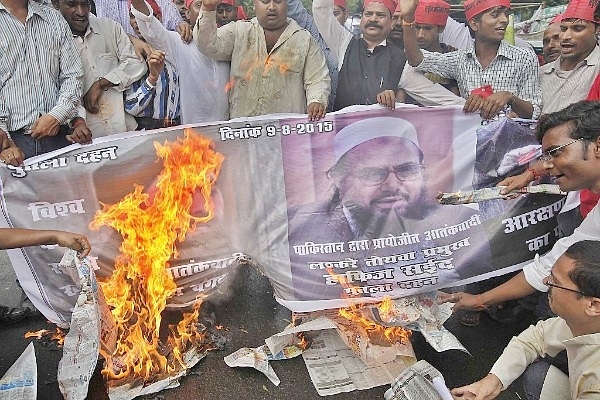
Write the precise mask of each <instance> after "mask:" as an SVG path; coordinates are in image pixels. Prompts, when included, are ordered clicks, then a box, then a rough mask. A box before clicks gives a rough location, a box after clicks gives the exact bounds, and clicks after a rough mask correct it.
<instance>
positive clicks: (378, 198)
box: [371, 191, 410, 204]
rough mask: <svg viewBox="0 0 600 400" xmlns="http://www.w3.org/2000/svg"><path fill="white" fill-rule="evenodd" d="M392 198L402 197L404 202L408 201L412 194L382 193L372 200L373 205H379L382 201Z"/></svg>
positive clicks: (398, 192)
mask: <svg viewBox="0 0 600 400" xmlns="http://www.w3.org/2000/svg"><path fill="white" fill-rule="evenodd" d="M390 197H400V198H401V199H402V200H408V199H409V198H410V194H409V193H407V192H404V191H403V192H400V191H393V192H381V193H379V194H378V195H377V196H376V197H374V198H373V199H372V200H371V204H373V203H377V202H379V201H380V200H382V199H387V198H390Z"/></svg>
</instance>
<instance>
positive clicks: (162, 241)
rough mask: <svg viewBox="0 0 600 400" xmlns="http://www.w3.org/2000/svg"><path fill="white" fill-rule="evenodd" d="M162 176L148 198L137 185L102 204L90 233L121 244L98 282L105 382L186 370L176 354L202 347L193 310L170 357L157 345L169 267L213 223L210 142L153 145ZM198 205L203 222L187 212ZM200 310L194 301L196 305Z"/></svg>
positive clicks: (217, 157) (170, 283) (173, 340)
mask: <svg viewBox="0 0 600 400" xmlns="http://www.w3.org/2000/svg"><path fill="white" fill-rule="evenodd" d="M154 146H155V149H156V153H157V155H158V156H159V158H161V159H162V160H163V170H162V171H161V173H160V175H159V176H158V178H157V180H156V182H155V184H154V185H153V186H152V187H151V189H153V193H151V194H149V193H144V192H143V188H142V187H141V186H139V185H135V187H134V190H133V192H132V193H129V194H127V195H126V196H125V197H124V198H123V199H122V200H121V201H119V202H118V203H116V204H113V205H106V204H103V205H102V206H103V208H102V210H100V211H98V212H97V213H96V215H95V216H94V219H93V221H92V222H91V223H90V228H92V229H99V228H100V227H101V226H109V227H112V228H113V229H115V230H116V231H117V232H119V233H120V234H121V236H122V238H123V241H122V243H121V246H120V249H119V250H120V254H119V256H117V257H116V259H115V265H114V271H113V274H112V276H111V277H110V278H109V279H108V280H107V281H105V282H101V286H102V290H103V293H104V296H105V297H106V301H107V303H108V305H109V306H110V308H111V313H112V316H113V319H114V321H115V324H116V327H117V328H116V330H117V343H116V350H115V351H114V353H113V354H112V355H108V356H107V357H106V364H105V369H104V370H103V371H102V373H103V374H104V376H105V377H106V378H107V379H109V380H117V379H125V378H142V379H143V380H144V381H146V382H147V381H150V380H152V379H153V378H155V377H157V376H160V375H165V374H166V375H169V374H172V373H176V372H177V371H180V370H182V369H185V368H186V367H185V363H184V361H183V358H182V351H183V350H184V349H185V347H186V346H187V345H189V344H190V343H193V342H195V341H199V340H201V338H200V337H201V332H199V331H198V328H197V327H196V324H195V322H196V321H197V319H198V314H199V311H198V306H199V304H197V305H196V307H195V308H194V310H193V312H191V313H186V314H184V316H183V320H182V321H181V322H180V323H179V324H177V326H175V327H170V328H171V333H170V337H169V338H168V343H169V347H170V348H169V349H167V350H169V351H170V353H169V355H170V357H169V358H167V357H166V356H165V354H164V352H165V351H167V350H165V348H164V346H162V345H161V342H160V337H159V334H160V325H161V320H162V317H161V313H162V311H163V310H164V309H165V307H166V303H167V299H168V298H169V297H171V296H172V295H173V294H174V293H175V291H176V289H177V286H176V284H175V282H174V280H173V278H172V276H171V275H170V274H169V273H168V272H167V268H168V267H169V260H170V259H171V258H176V257H177V256H178V252H177V248H176V244H177V243H181V242H183V241H184V240H185V237H186V234H187V232H188V231H190V230H193V229H194V228H195V227H196V224H197V223H203V222H207V221H209V220H210V219H212V217H213V213H214V205H213V203H212V200H211V192H212V187H213V185H214V183H215V181H216V179H217V177H218V175H219V171H220V167H221V163H222V161H223V156H222V155H221V154H219V153H217V152H215V151H214V149H213V143H212V141H211V140H209V139H207V138H204V137H202V136H200V135H197V134H194V133H193V131H192V130H190V129H186V130H185V135H184V138H183V139H181V138H178V139H177V140H176V141H175V142H173V143H168V142H166V143H165V144H164V145H161V144H159V143H155V144H154ZM195 195H200V196H201V197H202V200H203V206H204V210H203V211H204V213H205V214H204V215H202V216H194V215H192V213H191V209H192V206H193V204H194V198H195V197H194V196H195ZM197 303H199V302H197Z"/></svg>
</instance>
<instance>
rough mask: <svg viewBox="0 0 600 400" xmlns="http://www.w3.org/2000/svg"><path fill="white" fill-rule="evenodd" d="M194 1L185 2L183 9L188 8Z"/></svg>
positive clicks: (186, 0) (187, 0)
mask: <svg viewBox="0 0 600 400" xmlns="http://www.w3.org/2000/svg"><path fill="white" fill-rule="evenodd" d="M193 2H194V0H185V8H190V6H191V5H192V3H193Z"/></svg>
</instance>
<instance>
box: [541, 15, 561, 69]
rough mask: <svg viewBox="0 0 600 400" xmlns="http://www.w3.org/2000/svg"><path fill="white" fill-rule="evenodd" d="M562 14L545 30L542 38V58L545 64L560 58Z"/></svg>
mask: <svg viewBox="0 0 600 400" xmlns="http://www.w3.org/2000/svg"><path fill="white" fill-rule="evenodd" d="M561 19H562V14H557V15H556V17H554V18H553V19H552V21H550V24H549V25H548V27H546V29H545V30H544V36H543V38H542V58H543V60H544V64H548V63H551V62H553V61H555V60H556V59H557V58H558V56H560V37H559V36H560V21H561Z"/></svg>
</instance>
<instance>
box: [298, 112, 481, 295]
mask: <svg viewBox="0 0 600 400" xmlns="http://www.w3.org/2000/svg"><path fill="white" fill-rule="evenodd" d="M333 152H334V160H333V161H334V163H333V166H332V167H330V168H329V170H328V171H327V173H326V175H327V178H328V179H329V180H330V182H331V184H332V187H331V197H330V198H329V199H328V200H325V201H321V202H317V203H311V204H304V205H301V206H299V207H297V208H295V209H291V210H289V211H288V218H289V231H290V232H289V240H290V258H291V261H292V274H293V277H294V278H293V279H294V286H295V288H296V294H297V296H298V297H300V298H301V299H302V300H312V299H326V298H336V297H337V298H339V297H340V289H341V288H340V285H335V284H332V282H329V283H327V284H326V283H324V277H323V275H326V274H330V273H342V274H344V273H345V272H346V271H350V270H353V268H358V269H359V270H360V271H367V272H373V271H376V270H381V269H385V268H395V270H394V273H393V275H394V277H393V279H390V280H389V281H390V282H392V283H393V286H394V287H395V288H396V289H397V288H398V283H397V282H398V281H403V280H410V279H412V278H417V277H419V276H435V277H436V279H437V282H436V283H442V282H447V281H456V280H458V279H464V278H467V277H471V276H475V275H478V274H480V273H482V272H483V270H485V269H486V268H489V265H490V249H489V245H488V242H487V236H486V233H485V229H484V228H483V225H481V224H475V223H473V224H472V225H469V227H468V228H466V229H463V230H461V231H459V232H458V231H457V232H454V233H453V234H452V235H448V237H436V236H435V235H434V234H432V233H430V234H429V235H426V234H425V232H426V231H431V230H433V229H436V228H445V227H446V226H455V225H458V224H461V223H463V222H465V221H469V220H470V221H472V222H473V221H476V220H479V219H480V216H479V212H478V211H477V210H474V209H472V208H468V207H466V206H440V205H439V204H437V203H436V201H435V196H434V195H431V194H428V191H427V169H426V166H425V163H424V155H423V152H422V151H421V148H420V147H419V140H418V135H417V131H416V129H415V127H414V126H413V125H412V124H411V123H410V122H409V121H406V120H404V119H401V118H394V117H375V118H369V119H364V120H361V121H358V122H353V123H351V124H350V125H348V126H346V127H344V128H343V129H341V130H339V131H338V133H337V134H336V136H335V138H334V143H333ZM465 226H466V225H465ZM402 234H412V235H416V234H418V235H419V241H418V242H416V241H415V242H413V243H405V244H403V245H399V246H395V247H389V248H383V249H382V248H379V249H378V248H377V246H375V245H374V241H373V239H377V238H387V237H389V236H396V237H397V236H399V235H402ZM463 239H464V240H466V241H465V242H463V243H464V244H465V248H468V249H465V248H461V250H458V251H456V252H452V254H449V255H448V257H451V258H452V264H453V266H454V267H456V268H454V267H452V268H447V269H445V268H438V270H437V271H434V272H431V271H430V272H428V273H426V274H420V273H419V272H420V271H417V272H415V273H412V270H411V269H410V268H409V267H407V265H414V264H419V263H423V262H426V261H427V260H428V259H429V258H431V257H433V258H434V259H436V260H439V259H440V258H441V257H437V256H431V255H430V256H425V255H424V253H423V251H422V249H424V248H431V247H437V246H444V245H448V244H450V243H456V242H460V241H461V240H463ZM480 239H483V240H480ZM306 242H314V243H331V242H338V243H339V242H344V244H345V249H344V252H343V253H341V254H342V255H343V256H342V257H340V254H315V255H312V256H311V255H303V254H297V250H296V249H295V248H294V246H297V245H299V244H303V243H306ZM365 242H366V243H365ZM467 243H468V244H467ZM411 252H414V257H413V258H411V257H407V258H411V259H406V260H400V261H398V262H395V261H394V262H389V263H386V264H385V265H383V266H382V265H381V264H380V265H375V266H373V265H369V262H367V261H366V260H368V259H369V258H370V257H372V256H374V255H375V256H379V257H382V256H389V255H397V254H399V253H403V254H410V253H411ZM328 257H331V261H334V260H337V259H340V258H342V259H346V258H352V259H356V260H358V263H357V265H355V266H353V267H349V268H344V267H342V268H340V269H339V270H335V269H334V270H333V271H327V270H325V269H321V268H316V267H315V266H314V264H311V262H323V261H329V260H328ZM336 257H337V259H336ZM309 264H311V265H312V267H311V266H310V265H309ZM334 265H335V264H334ZM415 268H416V270H419V269H420V267H415ZM488 272H489V271H488ZM405 275H406V276H405ZM361 284H362V283H361ZM368 284H370V283H368Z"/></svg>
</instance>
